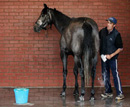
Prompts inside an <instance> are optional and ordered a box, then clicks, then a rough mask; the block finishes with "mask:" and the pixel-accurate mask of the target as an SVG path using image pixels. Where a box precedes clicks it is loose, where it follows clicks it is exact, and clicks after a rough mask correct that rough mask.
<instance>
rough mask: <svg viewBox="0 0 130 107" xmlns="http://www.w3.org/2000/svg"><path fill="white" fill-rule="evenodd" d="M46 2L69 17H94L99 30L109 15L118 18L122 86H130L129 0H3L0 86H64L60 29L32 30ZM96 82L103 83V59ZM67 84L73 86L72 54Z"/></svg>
mask: <svg viewBox="0 0 130 107" xmlns="http://www.w3.org/2000/svg"><path fill="white" fill-rule="evenodd" d="M43 1H44V2H43ZM43 3H46V4H47V5H48V6H49V7H51V8H56V9H57V10H59V11H61V12H63V13H64V14H66V15H68V16H70V17H79V16H84V17H91V18H93V19H94V20H95V21H96V22H97V24H98V26H99V29H101V28H103V27H105V26H106V21H105V20H106V19H107V18H108V17H110V16H114V17H116V18H117V19H118V24H117V29H118V30H119V32H120V33H121V35H122V39H123V42H124V51H123V52H121V54H120V56H119V60H118V67H119V74H120V77H121V81H122V85H123V86H130V72H129V70H130V66H129V65H130V58H129V57H130V50H129V49H130V48H129V44H130V43H129V40H130V27H129V26H130V14H129V13H130V1H129V0H124V1H123V2H122V0H0V87H11V86H20V87H61V86H62V80H63V77H62V63H61V60H60V49H59V40H60V34H59V32H58V31H57V30H56V28H55V27H54V26H52V30H48V34H47V32H45V31H42V32H40V33H35V32H34V31H33V25H34V23H35V21H36V20H37V18H38V17H39V15H40V12H41V10H42V8H43ZM47 35H48V36H47ZM79 82H80V76H79ZM95 83H96V84H95V85H96V86H103V84H102V77H101V67H100V58H99V61H98V65H97V73H96V79H95ZM67 85H68V86H74V75H73V57H72V56H69V59H68V77H67Z"/></svg>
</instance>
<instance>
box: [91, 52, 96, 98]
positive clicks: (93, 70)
mask: <svg viewBox="0 0 130 107" xmlns="http://www.w3.org/2000/svg"><path fill="white" fill-rule="evenodd" d="M96 64H97V55H96V56H95V57H94V58H93V59H92V69H91V78H92V89H91V98H90V100H95V97H94V94H95V91H94V80H95V75H96Z"/></svg>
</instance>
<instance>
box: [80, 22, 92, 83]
mask: <svg viewBox="0 0 130 107" xmlns="http://www.w3.org/2000/svg"><path fill="white" fill-rule="evenodd" d="M82 28H83V30H84V39H83V49H84V50H83V54H84V55H83V59H84V60H83V63H84V74H85V82H86V83H87V85H88V84H89V80H90V75H91V72H90V70H91V63H92V62H91V58H92V57H93V54H94V51H93V50H94V49H93V48H94V38H93V37H92V26H91V25H90V24H89V23H87V22H85V23H84V24H83V26H82Z"/></svg>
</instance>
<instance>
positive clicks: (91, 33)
mask: <svg viewBox="0 0 130 107" xmlns="http://www.w3.org/2000/svg"><path fill="white" fill-rule="evenodd" d="M52 24H54V25H55V27H56V28H57V30H58V31H59V32H60V34H61V39H60V49H61V54H60V55H61V59H62V62H63V91H62V93H61V95H62V96H65V94H66V93H65V91H66V77H67V57H68V55H73V56H74V69H73V71H74V75H75V90H74V93H73V94H74V95H78V94H79V91H78V87H79V86H78V80H77V76H78V68H80V71H79V73H80V76H81V96H80V97H79V98H80V100H82V101H84V94H85V76H86V74H90V75H91V77H92V90H91V99H94V94H95V92H94V79H95V73H96V64H97V54H98V50H99V36H98V26H97V24H96V23H95V21H94V20H92V19H90V18H87V17H79V18H70V17H68V16H66V15H64V14H63V13H61V12H59V11H57V10H56V9H52V8H49V7H47V5H46V4H44V8H43V10H42V12H41V15H40V16H39V18H38V20H37V21H36V23H35V25H34V31H35V32H40V30H42V29H46V27H47V26H48V25H50V26H51V25H52ZM88 72H89V73H88Z"/></svg>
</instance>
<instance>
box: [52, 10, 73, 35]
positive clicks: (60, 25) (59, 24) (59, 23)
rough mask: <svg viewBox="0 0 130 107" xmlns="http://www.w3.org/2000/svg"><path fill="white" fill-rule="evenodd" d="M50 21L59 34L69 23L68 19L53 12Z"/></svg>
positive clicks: (69, 19) (59, 13)
mask: <svg viewBox="0 0 130 107" xmlns="http://www.w3.org/2000/svg"><path fill="white" fill-rule="evenodd" d="M52 19H53V24H54V25H55V27H56V28H57V30H58V31H59V32H60V33H61V34H62V32H63V31H64V29H65V28H66V27H67V26H68V25H69V23H70V21H71V18H70V17H68V16H66V15H64V14H62V13H61V12H57V13H56V12H53V15H52Z"/></svg>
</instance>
